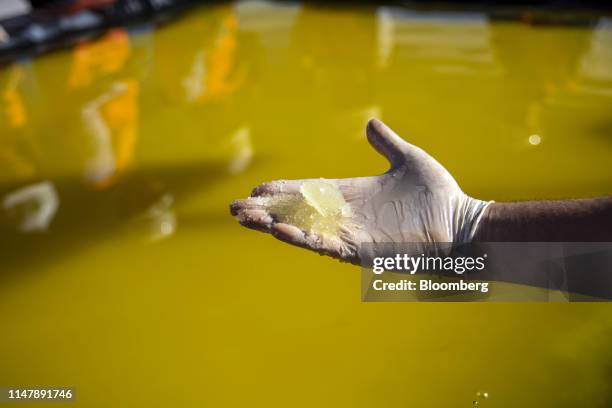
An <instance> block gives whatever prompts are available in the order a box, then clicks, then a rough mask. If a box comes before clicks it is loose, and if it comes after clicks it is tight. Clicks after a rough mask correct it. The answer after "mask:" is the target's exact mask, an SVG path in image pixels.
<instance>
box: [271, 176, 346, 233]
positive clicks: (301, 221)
mask: <svg viewBox="0 0 612 408" xmlns="http://www.w3.org/2000/svg"><path fill="white" fill-rule="evenodd" d="M269 211H270V213H271V214H272V215H273V216H275V217H276V219H277V220H278V221H280V222H284V223H287V224H291V225H295V226H296V227H298V228H300V229H302V230H304V231H309V232H313V233H315V234H329V235H336V234H337V233H338V230H339V229H340V226H341V225H342V224H343V223H344V222H345V221H346V220H347V219H348V217H350V214H351V209H350V206H349V204H348V203H347V202H346V201H345V200H344V197H343V196H342V193H341V192H340V190H339V189H338V187H336V186H335V185H334V184H331V183H329V182H326V181H324V180H317V181H307V182H305V183H304V184H302V186H301V187H300V192H299V194H283V195H281V196H278V197H276V198H275V202H273V203H271V205H270V207H269Z"/></svg>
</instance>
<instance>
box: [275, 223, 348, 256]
mask: <svg viewBox="0 0 612 408" xmlns="http://www.w3.org/2000/svg"><path fill="white" fill-rule="evenodd" d="M270 233H271V234H272V235H273V236H274V237H275V238H277V239H279V240H281V241H283V242H286V243H288V244H291V245H295V246H298V247H300V248H305V249H310V250H312V251H315V252H317V253H319V254H321V255H329V256H331V257H333V258H336V259H340V260H344V261H348V260H349V259H345V256H344V255H343V251H342V241H341V240H340V239H338V238H333V237H328V236H325V235H321V236H319V235H315V234H307V233H306V232H304V231H302V230H301V229H299V228H298V227H296V226H294V225H290V224H284V223H277V224H274V225H272V227H271V229H270Z"/></svg>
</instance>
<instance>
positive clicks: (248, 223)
mask: <svg viewBox="0 0 612 408" xmlns="http://www.w3.org/2000/svg"><path fill="white" fill-rule="evenodd" d="M236 218H237V219H238V222H239V223H240V225H242V226H244V227H247V228H250V229H254V230H257V231H263V232H270V228H271V226H272V223H273V222H274V220H273V219H272V216H271V215H270V214H269V213H268V212H267V211H265V210H244V211H240V212H239V213H238V215H237V216H236Z"/></svg>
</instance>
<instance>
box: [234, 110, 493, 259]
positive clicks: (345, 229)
mask: <svg viewBox="0 0 612 408" xmlns="http://www.w3.org/2000/svg"><path fill="white" fill-rule="evenodd" d="M366 133H367V136H368V141H369V142H370V144H371V145H372V146H373V147H374V148H375V149H376V150H377V151H378V152H379V153H381V154H382V155H384V156H385V157H386V158H387V159H388V160H389V162H390V163H391V168H390V169H389V171H387V172H386V173H384V174H381V175H378V176H372V177H359V178H346V179H326V180H325V181H326V182H327V183H330V184H333V185H335V186H337V188H338V189H339V190H340V191H341V193H342V195H343V196H344V199H345V200H346V202H347V203H348V204H349V206H350V209H351V215H350V218H349V219H347V220H346V222H344V223H343V224H342V225H341V227H340V228H339V230H338V233H337V234H317V233H313V232H312V231H304V230H302V229H300V228H298V227H297V226H295V225H289V224H286V223H283V222H279V220H278V218H277V217H276V214H274V207H273V206H271V205H270V203H271V202H272V200H271V199H273V198H274V197H275V196H278V195H285V194H299V189H300V186H301V185H302V184H303V183H305V182H306V181H310V180H291V181H288V180H279V181H273V182H270V183H264V184H262V185H260V186H258V187H256V188H255V189H254V190H253V193H252V194H251V197H249V198H248V199H246V200H236V201H234V202H233V203H232V205H231V212H232V214H233V215H235V216H236V217H237V219H238V221H239V222H240V223H241V224H242V225H244V226H245V227H248V228H252V229H256V230H260V231H264V232H269V233H271V234H272V235H274V236H275V237H276V238H278V239H280V240H282V241H285V242H288V243H290V244H293V245H297V246H300V247H303V248H307V249H311V250H313V251H316V252H318V253H321V254H326V255H330V256H333V257H335V258H338V259H341V260H344V261H349V262H352V263H359V261H360V255H359V252H360V251H359V250H360V246H361V244H364V243H369V242H372V243H384V242H389V243H415V242H418V243H420V242H423V243H463V242H469V241H470V240H471V239H472V237H473V235H474V233H475V230H476V227H477V224H478V221H479V219H480V217H481V215H482V213H483V211H484V209H485V208H486V206H487V205H488V204H489V203H488V202H484V201H480V200H476V199H474V198H471V197H469V196H467V195H466V194H464V193H463V191H461V189H460V188H459V185H458V184H457V182H456V181H455V180H454V178H453V177H452V176H451V175H450V173H449V172H448V171H446V169H445V168H444V167H442V165H440V163H438V162H437V161H436V160H435V159H434V158H433V157H431V156H430V155H428V154H427V153H425V152H424V151H423V150H421V149H420V148H418V147H416V146H413V145H411V144H409V143H408V142H406V141H405V140H403V139H402V138H401V137H399V136H398V135H397V134H395V133H394V132H393V131H392V130H391V129H389V128H388V127H387V126H386V125H385V124H383V123H382V122H380V121H378V120H376V119H372V120H371V121H370V122H369V123H368V126H367V129H366Z"/></svg>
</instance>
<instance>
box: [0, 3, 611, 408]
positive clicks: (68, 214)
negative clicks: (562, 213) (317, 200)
mask: <svg viewBox="0 0 612 408" xmlns="http://www.w3.org/2000/svg"><path fill="white" fill-rule="evenodd" d="M611 51H612V28H611V23H610V20H605V19H602V20H600V22H599V23H598V24H597V25H596V26H594V27H556V26H546V27H534V26H529V25H524V24H520V23H514V22H492V21H490V20H489V19H488V18H487V17H486V16H484V15H481V14H478V13H468V14H454V13H445V14H431V13H427V12H406V11H402V10H399V9H394V8H384V7H379V8H373V7H372V8H370V7H359V8H344V9H334V8H317V7H314V6H303V5H300V4H286V3H285V4H282V5H271V4H268V3H262V2H257V3H256V2H248V3H237V4H229V5H215V6H207V7H202V8H199V9H197V10H195V11H193V12H191V13H189V14H187V15H185V16H184V17H182V18H181V19H179V20H177V21H174V22H171V23H169V24H166V25H164V26H163V27H161V28H158V29H155V30H151V29H148V28H146V27H139V28H138V29H134V30H131V31H129V32H128V31H126V30H123V29H115V30H113V31H111V32H109V33H106V34H104V35H103V36H101V37H99V38H96V39H93V40H91V41H88V42H83V43H81V44H79V45H78V46H77V47H75V48H73V49H69V50H64V51H60V52H54V53H51V54H47V55H45V56H42V57H39V58H36V59H33V60H23V61H21V62H19V63H15V64H12V65H9V66H5V67H3V68H2V69H1V70H0V100H1V101H2V102H1V103H0V193H1V195H0V199H1V200H2V203H1V204H2V209H1V210H0V213H1V216H0V227H1V231H0V233H1V237H0V240H1V242H0V244H1V245H0V257H1V258H0V259H1V261H0V262H1V263H0V264H1V265H2V268H1V270H2V272H1V275H0V277H1V286H0V315H1V316H2V325H3V336H2V337H1V338H0V360H1V361H2V369H1V370H0V384H2V385H6V386H43V387H45V386H72V387H74V388H75V390H76V396H77V397H76V403H75V406H83V407H89V408H91V407H111V406H112V407H119V406H125V407H139V406H142V407H152V406H167V407H170V406H198V407H203V406H204V407H207V406H210V407H245V406H266V407H277V406H278V407H286V406H290V407H309V408H312V407H334V408H336V407H339V406H347V407H348V406H350V407H430V406H431V407H445V408H447V407H466V408H467V407H472V404H473V401H474V400H475V399H476V398H478V397H477V393H478V392H481V393H483V392H486V393H488V394H487V395H488V398H486V400H481V401H479V402H480V404H479V406H480V407H485V406H486V407H512V408H515V407H519V406H520V407H545V406H555V407H576V406H589V407H607V406H610V404H611V403H612V390H611V386H610V384H611V383H612V376H611V374H610V373H611V369H612V349H611V348H610V344H611V342H612V305H610V304H564V303H539V304H529V303H517V304H492V303H471V304H470V303H466V304H450V303H445V304H430V303H384V304H378V303H377V304H373V303H362V302H361V301H360V273H359V272H360V271H359V268H357V267H355V266H351V265H348V264H341V263H339V262H337V261H334V260H332V259H330V258H327V257H320V256H317V255H314V254H312V253H310V252H307V251H304V250H302V249H299V248H294V247H291V246H288V245H286V244H283V243H281V242H279V241H276V240H274V238H272V237H270V236H267V235H264V234H261V233H257V232H254V231H250V230H247V229H245V228H242V227H240V226H239V225H238V224H237V223H236V222H235V220H234V219H233V218H232V217H231V216H230V215H229V212H228V204H229V202H230V201H231V200H232V199H234V198H240V197H245V196H247V195H248V193H249V191H250V190H251V188H252V187H254V186H256V185H258V184H260V183H261V182H263V181H268V180H274V179H279V178H283V179H295V178H299V179H301V178H318V177H327V178H336V177H353V176H366V175H371V174H377V173H380V172H382V171H385V170H386V166H387V165H386V163H385V161H384V160H383V159H382V158H381V157H380V156H378V155H377V154H376V153H375V152H374V151H373V149H372V148H371V147H370V146H369V145H368V143H367V142H366V140H365V135H364V126H365V123H366V120H367V119H368V118H370V117H373V116H374V117H380V118H382V119H383V120H384V121H386V122H387V123H388V124H389V125H390V126H391V127H392V128H394V129H395V130H396V131H397V132H398V133H399V134H401V135H402V136H404V137H405V138H406V139H407V140H408V141H410V142H412V143H414V144H416V145H418V146H421V147H423V148H424V149H425V150H427V151H428V152H429V153H431V154H432V155H433V156H434V157H436V158H437V159H438V160H439V161H440V162H441V163H443V164H444V165H445V167H446V168H447V169H448V170H449V171H450V172H451V174H453V176H454V177H455V178H456V179H457V181H458V182H459V184H460V185H461V186H462V188H463V189H464V190H465V191H466V192H467V193H468V194H470V195H473V196H475V197H478V198H481V199H494V200H497V201H503V200H516V199H535V198H557V197H579V196H580V197H586V196H595V195H603V194H610V193H611V192H612V191H611V186H612V171H611V170H612V165H611V161H610V158H611V154H612V121H611V116H610V112H612V52H611ZM481 395H482V394H481ZM26 405H27V404H26Z"/></svg>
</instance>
